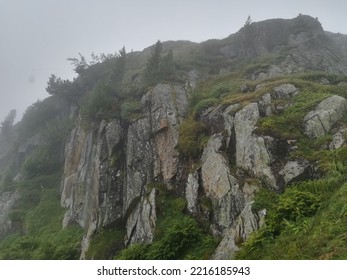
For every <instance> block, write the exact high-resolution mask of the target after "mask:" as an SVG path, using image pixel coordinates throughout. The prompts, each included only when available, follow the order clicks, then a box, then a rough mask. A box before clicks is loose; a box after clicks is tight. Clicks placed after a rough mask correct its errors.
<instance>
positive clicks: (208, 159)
mask: <svg viewBox="0 0 347 280" xmlns="http://www.w3.org/2000/svg"><path fill="white" fill-rule="evenodd" d="M222 139H223V137H222V136H221V134H216V135H213V136H211V139H210V140H209V141H208V143H207V145H206V147H205V149H204V152H203V155H202V158H201V161H202V167H201V177H202V184H203V189H204V192H205V194H206V196H207V197H208V198H210V199H211V201H212V204H213V209H214V218H213V219H214V222H215V223H216V224H218V225H219V226H220V227H222V228H226V227H229V226H230V225H232V223H233V222H234V221H235V219H236V217H237V216H238V214H239V213H240V212H241V210H242V200H243V198H242V191H241V189H240V187H239V184H238V181H237V180H236V178H235V177H233V176H232V175H231V174H230V170H229V167H228V162H227V160H226V159H225V158H224V157H223V155H222V154H221V153H220V148H221V146H222Z"/></svg>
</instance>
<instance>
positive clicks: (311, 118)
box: [304, 95, 347, 138]
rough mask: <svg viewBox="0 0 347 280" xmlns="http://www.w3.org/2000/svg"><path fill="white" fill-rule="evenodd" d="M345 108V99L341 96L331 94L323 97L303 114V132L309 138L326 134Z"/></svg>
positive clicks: (346, 103) (346, 105)
mask: <svg viewBox="0 0 347 280" xmlns="http://www.w3.org/2000/svg"><path fill="white" fill-rule="evenodd" d="M346 109H347V100H346V99H345V98H343V97H341V96H337V95H333V96H330V97H328V98H326V99H324V100H323V101H322V102H320V103H319V104H318V106H317V107H316V108H315V110H313V111H311V112H309V113H308V114H307V115H306V116H305V118H304V123H305V133H306V134H307V136H308V137H310V138H318V137H320V136H324V135H326V134H327V133H329V131H330V130H331V129H332V127H333V126H334V125H335V124H336V123H337V122H338V121H339V120H340V119H341V118H342V117H343V116H344V114H345V113H346Z"/></svg>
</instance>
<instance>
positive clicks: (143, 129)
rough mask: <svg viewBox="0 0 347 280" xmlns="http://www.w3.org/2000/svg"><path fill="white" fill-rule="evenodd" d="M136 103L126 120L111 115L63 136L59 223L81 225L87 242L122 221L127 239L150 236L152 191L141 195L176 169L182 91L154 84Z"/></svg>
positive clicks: (183, 105)
mask: <svg viewBox="0 0 347 280" xmlns="http://www.w3.org/2000/svg"><path fill="white" fill-rule="evenodd" d="M141 103H142V110H143V115H142V117H141V118H139V119H138V120H136V121H133V122H132V123H130V124H129V125H124V124H123V125H121V123H120V121H119V120H116V119H115V120H112V121H111V122H108V123H106V122H105V121H103V122H101V123H100V125H99V127H98V128H94V129H93V128H90V129H89V130H86V129H83V128H82V127H81V126H77V127H76V128H75V129H73V130H72V132H71V135H70V138H69V140H68V141H67V144H66V149H65V168H64V170H65V171H64V176H63V180H62V195H61V202H62V205H63V206H64V207H65V208H67V211H66V213H65V217H64V221H63V225H64V226H66V225H68V224H70V223H74V222H77V223H78V224H79V225H80V226H81V227H83V228H84V229H86V230H87V232H88V234H87V237H86V238H85V242H86V243H88V242H89V236H90V235H91V234H93V233H94V232H95V231H96V230H98V229H100V228H101V227H104V226H109V225H112V224H117V223H119V224H121V223H123V221H124V220H125V222H126V227H127V237H126V239H127V244H130V243H134V242H151V241H152V240H153V233H154V228H155V224H156V209H155V192H153V193H151V195H150V196H149V197H148V198H144V195H145V193H146V189H147V184H148V183H150V182H151V181H152V180H153V179H154V178H157V177H160V178H162V180H163V181H164V182H165V183H168V184H169V183H170V182H171V181H172V179H173V177H174V176H175V175H176V173H177V168H178V152H177V150H176V148H175V147H176V145H177V143H178V126H179V124H180V122H181V120H182V119H183V117H184V116H185V115H186V113H187V110H188V99H187V92H186V90H185V89H184V88H183V87H181V86H171V85H165V84H159V85H157V86H156V87H154V88H153V89H152V90H151V91H149V92H148V93H147V94H145V95H144V96H143V98H142V101H141ZM87 248H88V246H87V245H86V246H84V250H86V249H87ZM82 255H83V253H82Z"/></svg>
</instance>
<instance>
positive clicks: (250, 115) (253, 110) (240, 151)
mask: <svg viewBox="0 0 347 280" xmlns="http://www.w3.org/2000/svg"><path fill="white" fill-rule="evenodd" d="M259 118H260V113H259V107H258V104H257V103H251V104H249V105H247V106H245V107H244V108H243V109H242V110H240V111H239V112H237V113H236V115H235V121H234V125H235V138H236V145H235V146H236V166H238V167H241V168H244V169H246V170H248V171H250V172H252V173H253V174H254V175H255V176H258V177H264V179H265V180H266V181H267V183H268V184H269V185H270V186H271V187H273V188H276V179H275V177H274V175H273V173H272V170H271V168H270V165H271V163H272V155H271V153H270V151H269V149H268V147H269V146H270V145H271V144H272V143H273V140H274V139H273V138H272V137H269V136H265V137H261V136H257V135H255V134H254V130H255V128H256V123H257V121H258V120H259Z"/></svg>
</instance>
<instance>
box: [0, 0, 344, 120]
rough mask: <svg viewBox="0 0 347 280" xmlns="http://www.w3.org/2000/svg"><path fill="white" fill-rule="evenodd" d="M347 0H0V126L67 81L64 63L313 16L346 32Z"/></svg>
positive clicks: (71, 74)
mask: <svg viewBox="0 0 347 280" xmlns="http://www.w3.org/2000/svg"><path fill="white" fill-rule="evenodd" d="M346 11H347V1H345V0H307V1H305V0H291V1H287V0H261V1H260V0H259V1H247V0H243V1H242V0H241V1H240V0H238V1H234V0H145V1H140V0H126V1H125V0H0V36H1V41H0V121H2V120H3V119H4V118H5V116H6V115H7V113H8V112H9V111H10V110H11V109H16V110H17V112H18V113H17V115H18V117H17V120H19V119H20V117H21V115H22V113H23V112H24V110H25V109H26V108H27V107H28V106H29V105H31V104H32V103H34V102H35V101H37V100H38V99H40V100H42V99H43V98H45V97H47V96H48V94H47V93H46V92H45V87H46V83H47V80H48V77H49V76H50V75H51V74H56V75H57V76H59V77H62V78H64V79H67V78H68V79H72V78H73V77H74V72H73V71H72V67H71V65H70V64H69V62H68V61H67V60H66V59H67V58H68V57H78V53H82V54H83V55H84V56H86V57H87V58H88V57H90V54H91V53H92V52H94V53H95V54H100V53H106V54H107V53H115V52H116V51H118V50H120V49H121V48H122V47H123V46H125V47H126V50H127V51H128V52H130V51H131V50H134V51H136V50H142V49H144V48H146V47H148V46H150V45H152V44H154V43H155V42H156V41H157V40H158V39H159V40H161V41H167V40H190V41H194V42H201V41H204V40H207V39H212V38H216V39H222V38H224V37H227V36H228V35H230V34H232V33H235V32H237V31H238V30H239V29H240V28H241V27H242V26H243V24H244V22H245V21H246V19H247V17H248V15H251V17H252V20H253V21H261V20H265V19H269V18H293V17H296V16H297V15H298V14H299V13H302V14H308V15H311V16H314V17H318V18H319V21H320V22H321V23H322V25H323V28H324V29H325V30H328V31H332V32H340V33H343V34H347V25H346V22H347V21H346V16H345V13H346Z"/></svg>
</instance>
